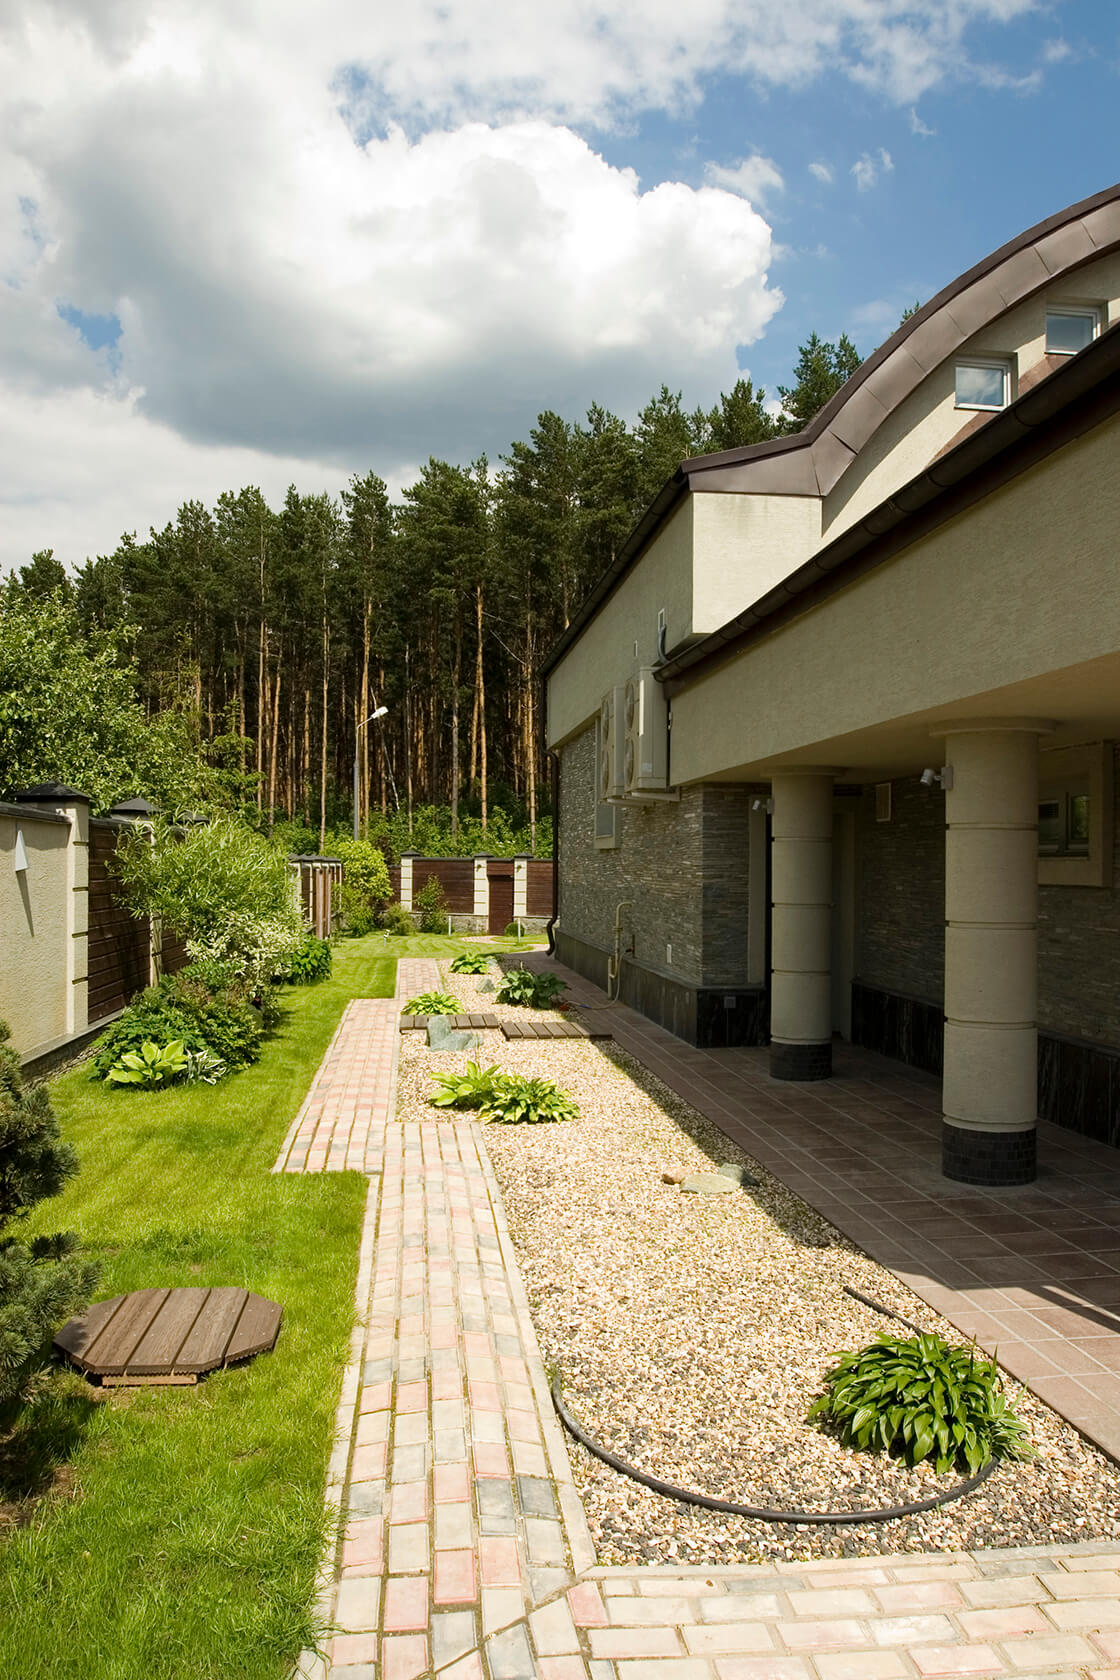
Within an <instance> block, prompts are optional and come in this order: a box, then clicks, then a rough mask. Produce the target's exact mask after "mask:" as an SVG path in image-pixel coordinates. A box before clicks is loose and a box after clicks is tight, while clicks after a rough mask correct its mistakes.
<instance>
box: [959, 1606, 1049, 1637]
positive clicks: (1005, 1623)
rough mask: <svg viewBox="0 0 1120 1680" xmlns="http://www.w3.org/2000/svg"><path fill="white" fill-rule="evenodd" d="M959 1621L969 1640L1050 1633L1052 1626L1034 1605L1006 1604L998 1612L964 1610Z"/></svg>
mask: <svg viewBox="0 0 1120 1680" xmlns="http://www.w3.org/2000/svg"><path fill="white" fill-rule="evenodd" d="M957 1621H958V1622H959V1623H960V1625H961V1627H962V1628H963V1629H964V1632H965V1634H966V1636H967V1637H968V1638H969V1639H1013V1638H1014V1637H1015V1635H1016V1634H1017V1633H1050V1632H1051V1631H1052V1628H1051V1624H1050V1623H1049V1622H1048V1621H1047V1620H1046V1617H1045V1616H1044V1615H1043V1614H1042V1612H1041V1610H1037V1609H1036V1608H1035V1606H1034V1605H1033V1604H1005V1605H1002V1606H1001V1607H1000V1608H999V1609H998V1610H962V1611H961V1613H960V1615H959V1616H958V1617H957Z"/></svg>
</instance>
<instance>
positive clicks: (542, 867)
mask: <svg viewBox="0 0 1120 1680" xmlns="http://www.w3.org/2000/svg"><path fill="white" fill-rule="evenodd" d="M554 873H555V868H554V865H553V863H552V860H551V858H530V859H529V869H528V880H527V881H526V883H525V886H526V893H525V913H526V915H529V916H551V915H552V882H553V876H554Z"/></svg>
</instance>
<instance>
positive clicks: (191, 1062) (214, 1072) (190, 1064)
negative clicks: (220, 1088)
mask: <svg viewBox="0 0 1120 1680" xmlns="http://www.w3.org/2000/svg"><path fill="white" fill-rule="evenodd" d="M228 1072H229V1068H228V1067H227V1066H226V1064H225V1062H223V1060H222V1058H221V1057H220V1056H216V1055H215V1054H214V1052H213V1050H188V1051H187V1065H186V1069H185V1073H186V1079H187V1084H188V1085H216V1084H217V1083H218V1081H219V1079H224V1078H225V1076H226V1074H227V1073H228Z"/></svg>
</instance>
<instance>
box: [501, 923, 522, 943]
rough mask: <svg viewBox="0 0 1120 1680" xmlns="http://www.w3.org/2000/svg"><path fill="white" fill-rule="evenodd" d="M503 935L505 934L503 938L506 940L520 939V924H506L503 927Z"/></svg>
mask: <svg viewBox="0 0 1120 1680" xmlns="http://www.w3.org/2000/svg"><path fill="white" fill-rule="evenodd" d="M504 933H505V937H506V938H507V939H520V938H521V925H520V923H518V922H507V923H506V925H505V929H504Z"/></svg>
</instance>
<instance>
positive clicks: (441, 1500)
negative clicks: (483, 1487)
mask: <svg viewBox="0 0 1120 1680" xmlns="http://www.w3.org/2000/svg"><path fill="white" fill-rule="evenodd" d="M433 1485H434V1489H435V1499H436V1504H437V1505H461V1504H462V1503H463V1501H464V1500H465V1499H467V1498H469V1496H470V1481H469V1479H468V1476H467V1467H466V1465H465V1464H437V1465H436V1467H435V1470H434V1471H433Z"/></svg>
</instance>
